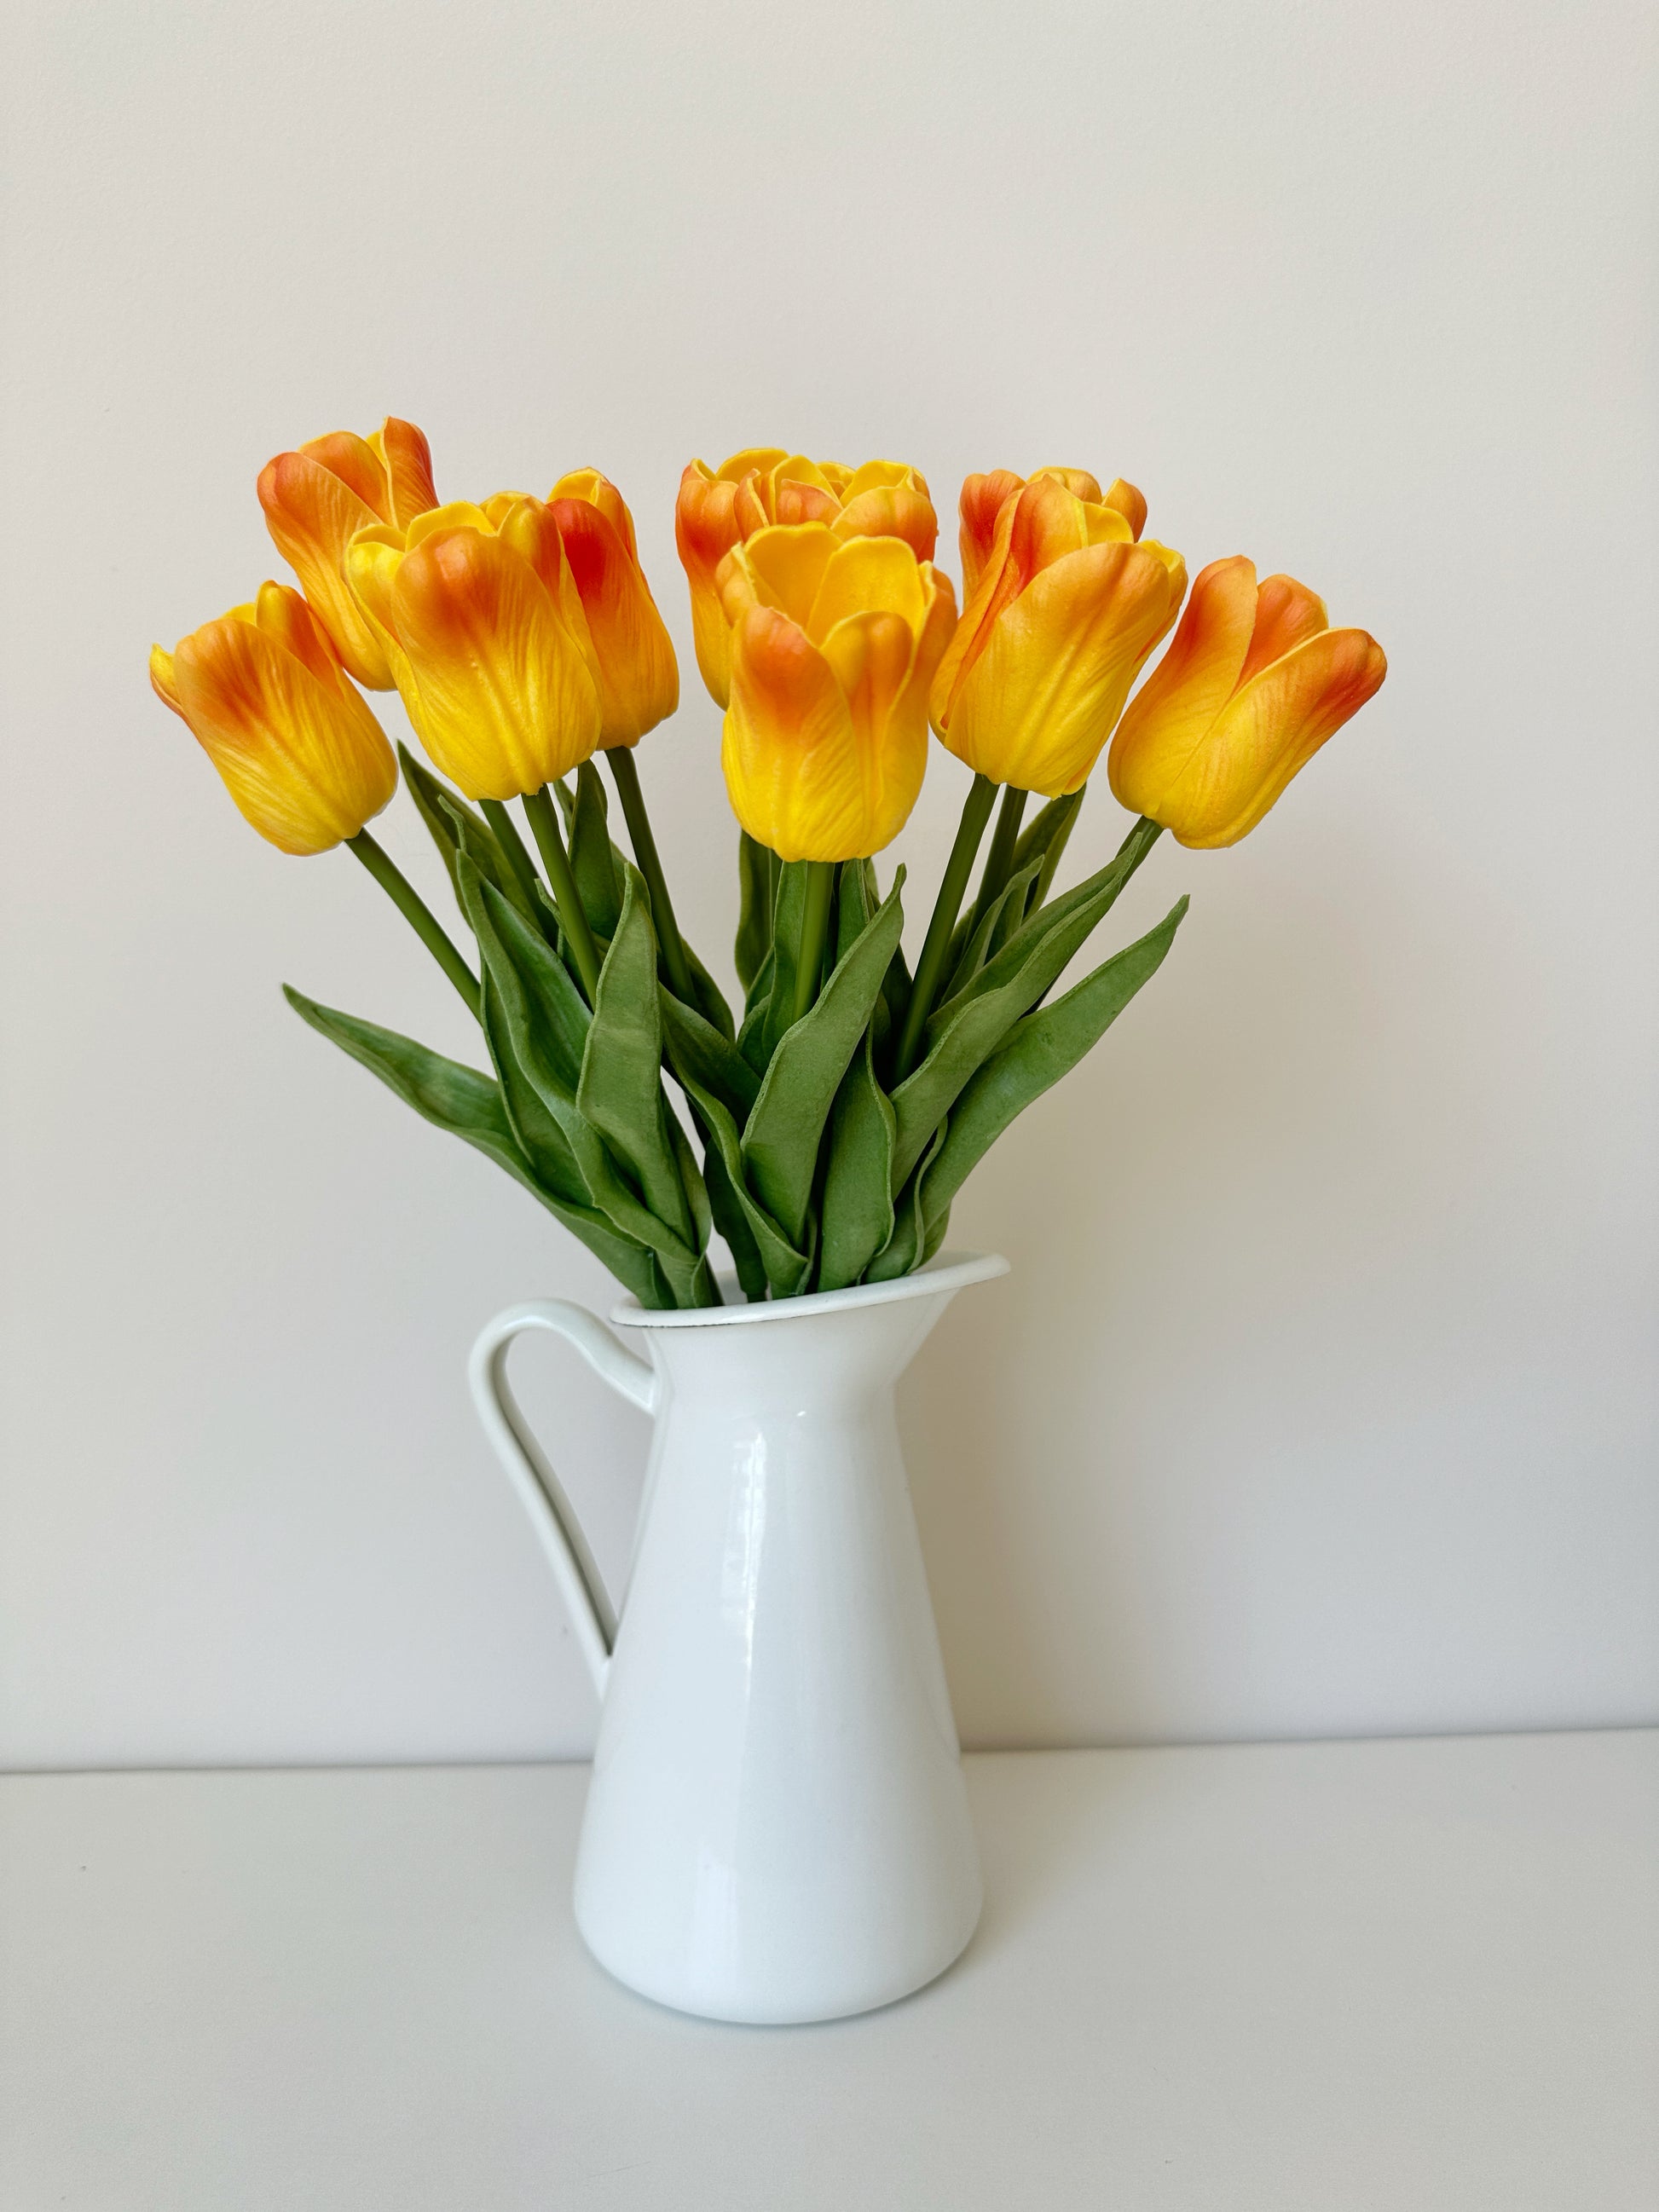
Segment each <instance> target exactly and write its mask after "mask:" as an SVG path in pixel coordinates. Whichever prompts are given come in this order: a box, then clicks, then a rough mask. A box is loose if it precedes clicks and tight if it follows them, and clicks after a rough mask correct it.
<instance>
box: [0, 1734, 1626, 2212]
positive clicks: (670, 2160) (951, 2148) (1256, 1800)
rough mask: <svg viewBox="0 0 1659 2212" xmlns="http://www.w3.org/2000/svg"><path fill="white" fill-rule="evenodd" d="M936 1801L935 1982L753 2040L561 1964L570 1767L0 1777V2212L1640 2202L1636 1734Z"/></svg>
mask: <svg viewBox="0 0 1659 2212" xmlns="http://www.w3.org/2000/svg"><path fill="white" fill-rule="evenodd" d="M969 1765H970V1773H971V1782H972V1790H973V1797H974V1806H975V1817H976V1820H977V1822H978V1826H979V1830H980V1834H981V1842H982V1845H983V1850H984V1857H985V1862H986V1874H987V1890H988V1893H989V1902H988V1904H987V1909H986V1915H985V1919H984V1922H983V1924H982V1926H981V1930H980V1933H979V1935H978V1936H977V1937H976V1938H975V1942H974V1943H973V1945H972V1947H971V1948H970V1949H969V1953H968V1954H967V1956H966V1957H965V1958H964V1959H963V1961H962V1962H961V1964H960V1965H959V1966H957V1968H956V1969H955V1970H954V1971H953V1972H951V1973H950V1974H949V1975H947V1976H946V1977H945V1979H944V1980H943V1981H941V1982H939V1983H938V1984H935V1985H934V1987H933V1989H931V1990H926V1991H924V1992H923V1993H922V1994H921V1996H917V1997H914V1998H912V1999H910V2000H908V2002H905V2003H903V2004H900V2005H896V2006H894V2007H892V2008H890V2009H889V2010H888V2011H886V2012H883V2013H878V2014H874V2015H870V2016H868V2017H866V2018H865V2019H863V2020H860V2021H842V2022H837V2023H836V2024H834V2025H832V2026H829V2027H807V2028H787V2029H742V2028H731V2027H708V2026H705V2025H702V2024H701V2023H699V2022H697V2021H691V2020H687V2019H683V2018H681V2017H679V2016H678V2015H674V2014H671V2013H667V2012H664V2011H661V2010H659V2009H658V2008H655V2007H653V2006H652V2005H650V2004H647V2003H646V2002H643V2001H642V2000H641V1999H639V1998H636V1997H634V1996H630V1995H629V1994H628V1992H627V1991H625V1990H622V1989H620V1988H618V1987H617V1985H616V1984H614V1983H612V1982H611V1981H610V1980H608V1979H607V1978H606V1977H605V1974H604V1973H603V1972H601V1971H600V1970H599V1968H598V1967H597V1966H594V1965H592V1963H591V1961H590V1960H588V1959H587V1957H586V1954H584V1952H583V1951H582V1949H581V1947H580V1942H578V1940H577V1937H576V1936H575V1933H574V1929H573V1927H572V1925H571V1920H570V1914H569V1910H568V1886H569V1879H570V1867H571V1857H572V1852H573V1850H574V1839H575V1832H576V1824H577V1820H578V1817H579V1815H580V1808H581V1799H582V1791H583V1788H584V1784H585V1782H586V1772H585V1770H584V1769H582V1768H580V1767H558V1766H541V1767H507V1768H502V1767H471V1768H427V1769H381V1770H368V1771H365V1770H356V1771H338V1770H336V1771H306V1772H286V1773H282V1772H276V1773H221V1774H165V1775H88V1776H60V1777H45V1776H42V1777H25V1778H13V1779H11V1780H9V1781H7V1782H4V1783H3V1784H0V1944H3V1954H0V1955H3V1996H0V2206H3V2212H48V2208H52V2212H56V2208H60V2207H63V2208H68V2212H152V2208H153V2212H382V2208H384V2212H520V2208H523V2212H530V2208H532V2207H533V2208H535V2212H562V2208H567V2207H568V2208H569V2212H636V2209H637V2212H646V2208H649V2209H650V2212H699V2208H702V2207H713V2206H716V2205H718V2206H720V2207H722V2208H724V2212H748V2208H753V2212H831V2208H834V2212H852V2208H856V2212H927V2208H932V2207H939V2208H941V2212H945V2208H948V2212H978V2208H981V2207H982V2208H985V2212H1072V2208H1077V2212H1084V2208H1087V2212H1115V2208H1120V2207H1121V2208H1124V2212H1163V2208H1166V2207H1167V2208H1170V2209H1171V2212H1174V2208H1179V2212H1255V2208H1261V2212H1302V2209H1303V2208H1304V2207H1305V2208H1307V2212H1372V2209H1373V2208H1376V2212H1382V2208H1388V2212H1441V2208H1443V2212H1486V2208H1488V2207H1490V2208H1492V2212H1535V2208H1536V2212H1542V2208H1549V2212H1558V2208H1559V2212H1626V2208H1629V2212H1654V2208H1655V2207H1656V2206H1659V1735H1654V1734H1644V1735H1631V1734H1621V1735H1555V1736H1531V1737H1488V1738H1479V1739H1463V1740H1455V1739H1444V1740H1440V1741H1424V1742H1389V1743H1369V1744H1318V1745H1300V1746H1292V1745H1269V1746H1262V1747H1245V1748H1228V1749H1218V1750H1177V1751H1130V1752H1124V1751H1119V1752H1071V1753H1013V1754H1006V1755H998V1756H994V1757H985V1758H979V1759H973V1760H971V1761H970V1762H969Z"/></svg>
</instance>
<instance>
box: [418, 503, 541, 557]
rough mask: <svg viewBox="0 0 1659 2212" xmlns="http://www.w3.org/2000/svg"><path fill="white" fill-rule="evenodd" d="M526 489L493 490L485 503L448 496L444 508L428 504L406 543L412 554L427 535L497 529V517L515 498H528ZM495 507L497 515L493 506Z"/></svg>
mask: <svg viewBox="0 0 1659 2212" xmlns="http://www.w3.org/2000/svg"><path fill="white" fill-rule="evenodd" d="M528 497H529V494H528V493H527V492H522V491H498V492H492V493H491V494H490V495H489V498H488V499H487V500H486V501H484V502H483V505H482V506H480V505H479V504H478V502H477V501H476V500H471V499H448V500H446V501H444V503H443V505H442V506H441V507H428V509H427V511H426V513H424V514H417V515H416V517H415V519H414V520H413V521H412V522H411V523H410V526H409V527H408V529H407V530H405V531H404V545H405V546H406V547H407V549H408V550H410V552H411V553H412V552H413V551H414V550H415V548H416V546H417V545H420V544H424V543H425V541H426V540H427V539H428V538H435V537H437V536H438V534H439V533H440V532H441V531H445V530H481V531H483V532H484V533H485V535H486V536H491V535H493V534H494V532H495V522H496V517H497V516H498V515H501V514H505V513H507V509H508V508H509V507H511V506H512V505H513V501H515V500H520V499H526V498H528ZM492 507H493V508H494V509H495V513H493V514H492V513H490V511H489V510H490V509H491V508H492Z"/></svg>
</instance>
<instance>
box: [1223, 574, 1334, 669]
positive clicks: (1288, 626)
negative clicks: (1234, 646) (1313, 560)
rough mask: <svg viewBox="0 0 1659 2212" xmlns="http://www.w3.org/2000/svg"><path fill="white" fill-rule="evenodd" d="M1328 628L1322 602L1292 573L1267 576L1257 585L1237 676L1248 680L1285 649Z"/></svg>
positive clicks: (1290, 649)
mask: <svg viewBox="0 0 1659 2212" xmlns="http://www.w3.org/2000/svg"><path fill="white" fill-rule="evenodd" d="M1329 628H1330V617H1329V616H1328V614H1327V613H1326V611H1325V602H1324V600H1323V599H1321V598H1320V596H1319V594H1318V592H1310V590H1309V589H1308V586H1306V585H1305V584H1298V583H1297V580H1296V578H1295V577H1294V576H1267V577H1265V578H1264V579H1263V580H1262V581H1261V583H1260V584H1259V585H1258V586H1256V594H1255V629H1253V630H1252V631H1251V632H1250V649H1249V652H1248V653H1246V654H1245V656H1244V665H1243V668H1242V669H1241V670H1240V671H1239V675H1238V680H1239V682H1240V683H1241V684H1248V683H1249V680H1250V678H1252V677H1253V676H1260V675H1261V671H1262V670H1263V669H1264V668H1271V667H1272V665H1273V663H1274V661H1275V660H1282V659H1284V657H1285V654H1286V653H1290V652H1291V651H1293V650H1294V648H1295V647H1297V646H1298V645H1301V644H1302V643H1304V641H1305V640H1307V639H1308V638H1310V637H1317V636H1318V635H1319V633H1320V631H1321V630H1322V629H1329Z"/></svg>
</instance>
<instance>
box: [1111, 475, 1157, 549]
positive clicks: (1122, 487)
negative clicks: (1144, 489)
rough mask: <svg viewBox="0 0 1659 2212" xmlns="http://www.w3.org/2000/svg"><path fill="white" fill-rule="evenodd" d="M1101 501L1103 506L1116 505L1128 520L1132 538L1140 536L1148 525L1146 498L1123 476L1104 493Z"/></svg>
mask: <svg viewBox="0 0 1659 2212" xmlns="http://www.w3.org/2000/svg"><path fill="white" fill-rule="evenodd" d="M1101 503H1102V505H1103V506H1105V507H1115V508H1116V509H1117V511H1118V513H1120V514H1121V516H1122V517H1123V518H1124V520H1125V521H1127V524H1128V526H1129V534H1130V536H1131V537H1132V538H1139V535H1140V533H1141V532H1142V531H1143V530H1144V529H1145V528H1146V499H1145V497H1144V495H1142V494H1141V493H1140V492H1139V491H1138V490H1137V489H1135V487H1134V485H1133V484H1132V483H1125V482H1124V480H1123V478H1122V477H1117V478H1116V479H1115V481H1114V483H1113V484H1112V487H1111V489H1110V490H1109V491H1108V492H1107V493H1105V494H1104V495H1103V499H1102V502H1101Z"/></svg>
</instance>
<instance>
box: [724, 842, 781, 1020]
mask: <svg viewBox="0 0 1659 2212" xmlns="http://www.w3.org/2000/svg"><path fill="white" fill-rule="evenodd" d="M738 896H739V898H740V899H741V902H742V903H741V905H740V907H739V908H738V936H737V943H736V945H735V946H734V948H733V950H734V951H735V954H736V957H737V966H738V982H739V983H741V984H742V986H743V987H744V992H745V993H747V991H748V989H749V987H750V984H751V983H752V982H753V981H754V980H755V978H756V976H757V975H758V974H759V973H760V964H761V963H762V961H763V960H764V959H765V957H766V954H767V949H768V947H769V945H770V944H771V942H772V855H771V854H770V853H769V852H768V850H767V848H766V847H765V846H764V845H763V844H760V843H758V842H757V841H756V839H754V838H753V837H751V836H750V834H749V832H748V831H747V830H746V829H739V830H738Z"/></svg>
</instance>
